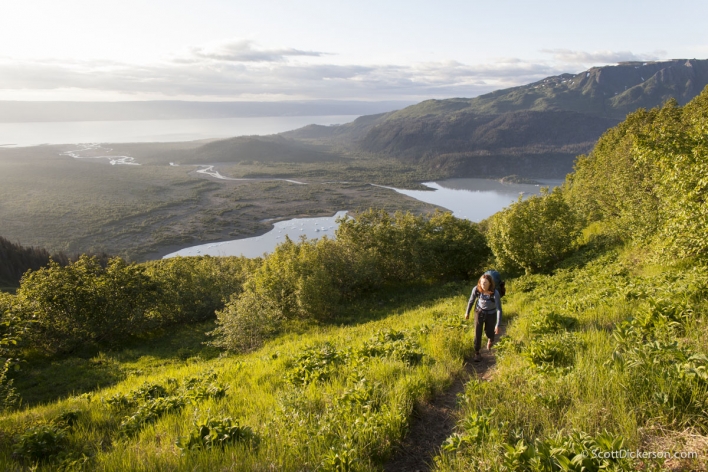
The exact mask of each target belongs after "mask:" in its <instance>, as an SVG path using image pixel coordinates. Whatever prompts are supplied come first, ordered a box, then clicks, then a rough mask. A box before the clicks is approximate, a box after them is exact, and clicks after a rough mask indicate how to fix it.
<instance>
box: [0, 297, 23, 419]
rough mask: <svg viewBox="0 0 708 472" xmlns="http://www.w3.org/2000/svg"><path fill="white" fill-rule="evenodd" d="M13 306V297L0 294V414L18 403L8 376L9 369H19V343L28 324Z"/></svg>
mask: <svg viewBox="0 0 708 472" xmlns="http://www.w3.org/2000/svg"><path fill="white" fill-rule="evenodd" d="M14 304H15V297H14V296H12V295H9V294H6V293H2V292H0V412H2V411H5V410H8V409H10V408H12V407H14V406H16V405H17V404H18V403H19V401H20V397H19V395H18V394H17V391H16V390H15V388H14V387H13V382H14V381H13V379H10V378H9V374H10V371H11V369H18V368H19V362H20V357H19V356H20V353H21V350H20V347H21V346H20V342H21V340H22V338H23V337H25V336H26V333H27V331H28V327H29V324H30V323H28V322H26V321H24V320H22V319H21V318H20V317H19V316H18V315H17V314H16V313H15V310H14Z"/></svg>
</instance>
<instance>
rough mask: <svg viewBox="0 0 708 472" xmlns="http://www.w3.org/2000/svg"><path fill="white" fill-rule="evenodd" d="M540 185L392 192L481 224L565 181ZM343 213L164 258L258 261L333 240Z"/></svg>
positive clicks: (458, 184)
mask: <svg viewBox="0 0 708 472" xmlns="http://www.w3.org/2000/svg"><path fill="white" fill-rule="evenodd" d="M539 182H540V184H541V185H528V184H506V183H501V182H498V181H496V180H487V179H448V180H442V181H438V182H425V183H424V185H425V186H426V187H429V188H431V189H432V191H431V190H405V189H397V188H392V187H387V188H390V189H391V190H392V191H395V192H399V193H402V194H404V195H408V196H410V197H412V198H415V199H417V200H420V201H424V202H426V203H431V204H434V205H437V206H440V207H442V208H444V209H446V210H450V211H452V213H453V215H455V216H456V217H458V218H464V219H468V220H471V221H480V220H483V219H485V218H488V217H490V216H492V215H493V214H494V213H496V212H498V211H499V210H501V209H503V208H504V207H506V206H509V205H510V204H511V203H513V202H515V201H516V200H517V199H518V198H519V195H524V196H530V195H538V194H540V193H541V187H542V186H544V185H545V186H549V187H556V186H558V185H560V184H561V183H562V182H563V181H562V180H542V181H539ZM346 213H347V212H346V211H340V212H338V213H337V214H336V215H334V216H331V217H321V218H294V219H290V220H286V221H280V222H277V223H275V224H274V228H273V229H272V230H271V231H270V232H268V233H266V234H264V235H262V236H256V237H253V238H244V239H236V240H231V241H223V242H216V243H209V244H201V245H198V246H192V247H188V248H185V249H181V250H179V251H176V252H173V253H171V254H168V255H166V256H165V258H168V257H175V256H205V255H209V256H245V257H258V256H262V255H263V254H267V253H270V252H272V251H273V250H274V249H275V247H276V246H277V245H278V244H280V243H282V242H283V241H285V236H286V235H287V236H289V237H290V239H292V240H293V241H297V240H298V239H299V238H300V237H301V236H302V235H304V236H305V237H307V238H308V239H317V238H320V237H322V236H324V235H327V236H328V237H330V238H334V232H335V231H336V229H337V226H338V225H337V223H336V221H335V220H336V219H337V218H339V217H341V216H344V215H346Z"/></svg>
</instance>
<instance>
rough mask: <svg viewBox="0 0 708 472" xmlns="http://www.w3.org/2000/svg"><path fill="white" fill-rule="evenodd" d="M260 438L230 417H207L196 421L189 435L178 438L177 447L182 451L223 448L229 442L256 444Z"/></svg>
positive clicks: (253, 445) (254, 445)
mask: <svg viewBox="0 0 708 472" xmlns="http://www.w3.org/2000/svg"><path fill="white" fill-rule="evenodd" d="M259 442H260V439H259V437H258V435H256V434H255V433H254V432H253V430H252V429H251V428H249V427H248V426H239V424H238V422H237V421H233V420H232V419H231V418H222V419H220V420H219V419H214V418H207V419H205V420H202V421H199V422H196V423H195V424H194V428H193V429H192V431H191V432H190V433H189V436H186V437H182V438H179V439H178V440H177V447H178V448H180V449H181V450H182V451H183V452H186V451H190V450H199V449H204V450H209V449H216V448H222V449H223V448H224V447H225V446H227V445H229V444H236V443H242V444H248V445H250V446H251V447H256V446H258V443H259Z"/></svg>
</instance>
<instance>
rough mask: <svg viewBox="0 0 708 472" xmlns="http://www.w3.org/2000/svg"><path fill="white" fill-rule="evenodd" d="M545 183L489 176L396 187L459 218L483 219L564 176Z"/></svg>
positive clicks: (555, 184)
mask: <svg viewBox="0 0 708 472" xmlns="http://www.w3.org/2000/svg"><path fill="white" fill-rule="evenodd" d="M539 183H540V184H541V185H530V184H506V183H501V182H499V181H496V180H487V179H448V180H442V181H439V182H424V183H423V185H425V186H426V187H430V188H431V189H434V191H429V190H404V189H393V190H395V191H396V192H398V193H402V194H404V195H408V196H409V197H413V198H415V199H416V200H420V201H423V202H426V203H431V204H433V205H437V206H440V207H443V208H446V209H448V210H450V211H451V212H452V214H453V215H455V216H456V217H457V218H464V219H467V220H471V221H481V220H483V219H485V218H488V217H490V216H492V215H493V214H494V213H496V212H498V211H499V210H502V209H503V208H505V207H507V206H509V205H510V204H511V203H513V202H515V201H516V200H517V199H518V198H519V195H520V194H523V195H526V196H529V195H538V194H540V193H541V188H542V187H543V186H549V187H556V186H558V185H560V184H561V183H563V181H562V180H541V181H539Z"/></svg>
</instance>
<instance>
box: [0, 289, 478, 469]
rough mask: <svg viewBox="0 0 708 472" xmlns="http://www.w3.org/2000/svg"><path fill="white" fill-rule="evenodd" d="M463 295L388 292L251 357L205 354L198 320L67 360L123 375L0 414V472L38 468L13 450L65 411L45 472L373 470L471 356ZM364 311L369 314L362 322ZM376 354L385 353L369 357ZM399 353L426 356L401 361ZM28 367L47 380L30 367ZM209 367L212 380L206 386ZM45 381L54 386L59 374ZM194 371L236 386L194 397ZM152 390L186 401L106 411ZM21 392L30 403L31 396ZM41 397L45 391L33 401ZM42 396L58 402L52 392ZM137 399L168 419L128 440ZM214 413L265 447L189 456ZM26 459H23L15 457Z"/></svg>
mask: <svg viewBox="0 0 708 472" xmlns="http://www.w3.org/2000/svg"><path fill="white" fill-rule="evenodd" d="M467 291H468V287H467V286H466V285H463V284H447V285H443V286H439V287H425V286H417V287H409V288H408V289H402V290H399V291H396V292H385V293H384V292H382V293H380V296H379V297H374V298H372V299H371V300H369V301H367V302H361V303H359V304H358V305H356V306H353V307H351V308H350V309H351V314H350V315H351V318H350V319H349V321H345V322H344V324H343V325H341V326H326V325H322V326H311V327H309V328H307V327H302V326H300V327H299V328H298V331H297V332H293V333H291V334H287V335H284V336H282V337H280V338H278V339H276V340H274V341H272V342H270V343H268V344H267V345H266V346H265V347H264V348H263V349H260V350H258V351H256V352H253V353H251V354H247V355H227V356H223V355H221V356H219V355H217V356H216V357H214V356H213V353H212V352H211V351H209V350H208V348H204V349H206V351H204V350H201V349H203V348H201V347H200V345H199V344H198V341H200V340H201V339H203V337H202V335H201V334H200V333H202V332H203V330H204V329H206V328H208V326H201V327H199V328H195V332H192V333H190V332H188V331H186V330H185V331H181V330H178V331H175V332H173V333H169V335H166V336H164V337H162V338H155V339H152V340H145V341H144V346H131V347H129V348H127V349H125V350H121V351H119V352H105V353H99V354H96V355H94V356H93V357H91V358H87V359H82V360H76V358H74V359H65V360H64V361H59V362H58V363H57V364H56V365H55V366H53V367H54V374H55V375H57V374H58V376H65V377H69V376H71V375H73V374H72V372H78V371H79V370H80V368H77V367H76V366H75V365H74V364H75V363H78V364H82V365H83V366H84V367H86V368H87V370H88V371H90V372H91V373H90V375H87V376H91V375H93V376H101V375H105V376H106V377H111V375H113V376H114V377H113V378H111V379H109V381H108V384H107V385H106V386H104V387H101V388H96V389H93V390H91V391H89V392H88V393H87V394H85V395H78V394H79V393H80V392H78V391H77V392H75V394H74V395H71V396H69V397H68V398H65V399H61V400H57V401H54V402H49V403H47V404H44V405H37V406H34V407H31V408H27V409H24V410H22V411H20V412H16V413H12V414H9V415H7V416H5V417H3V418H2V419H0V435H1V436H2V437H3V438H6V440H5V441H3V442H2V444H3V445H2V446H0V468H1V469H3V470H20V469H21V464H24V465H25V466H29V465H30V464H31V463H32V462H33V461H35V460H37V458H38V457H41V456H40V455H39V453H31V452H27V451H28V450H29V449H28V447H25V449H22V451H24V452H21V453H15V455H14V456H13V453H12V450H13V448H15V449H17V448H18V447H19V446H18V444H20V445H23V444H27V443H29V442H31V440H32V438H35V437H36V436H31V433H32V432H33V431H37V430H36V429H34V430H33V429H32V428H33V427H35V428H36V427H38V426H40V425H42V424H45V425H46V424H54V425H57V424H59V425H64V423H62V422H61V420H59V419H57V418H58V416H60V415H61V414H62V413H63V412H66V411H76V412H77V413H76V414H75V416H77V419H76V422H75V424H73V425H72V426H61V428H63V429H62V431H65V436H63V437H61V438H59V439H58V440H57V441H58V444H59V446H58V450H60V451H61V453H60V454H58V455H55V456H54V457H53V458H51V459H48V460H46V461H45V462H42V463H40V464H39V470H55V469H56V468H57V467H60V466H62V464H63V465H66V464H68V463H70V462H75V461H79V462H80V461H84V460H85V461H86V464H85V467H87V468H88V469H91V470H219V469H224V468H228V469H229V470H266V469H269V468H275V469H277V470H303V469H306V470H307V469H316V468H320V467H322V468H323V469H321V470H335V469H334V468H333V467H334V464H336V463H338V462H342V461H344V462H345V463H346V462H347V461H352V462H353V463H354V464H355V467H356V470H377V468H378V467H379V464H381V463H382V461H384V460H385V459H386V458H387V457H388V456H389V455H390V454H391V451H392V447H393V445H394V444H395V443H397V441H399V440H400V439H401V438H402V436H403V435H404V434H405V431H406V428H407V424H408V422H409V420H410V415H411V413H412V409H413V405H414V404H415V403H416V402H421V401H424V400H426V399H428V398H430V397H431V396H433V395H435V394H436V393H438V392H441V391H442V390H444V389H445V388H446V387H447V386H449V385H450V383H451V382H452V380H453V379H454V378H455V377H456V376H457V375H459V374H460V373H461V371H462V369H463V359H464V358H465V357H466V356H468V355H469V354H470V352H471V350H472V333H471V331H470V329H469V325H468V324H466V323H463V322H462V321H461V318H462V313H463V310H464V307H465V302H466V296H467ZM356 313H359V314H360V315H362V317H363V319H362V317H359V319H357V320H355V316H354V315H355V314H356ZM385 333H393V334H390V336H393V337H392V338H386V337H385V336H388V335H385ZM397 333H398V334H397ZM382 336H384V337H382ZM399 338H402V339H399ZM387 339H389V340H387ZM395 339H399V340H398V341H396V340H395ZM372 343H373V344H372ZM366 346H380V347H379V348H376V349H374V350H373V351H372V350H371V349H373V348H371V347H369V348H366ZM386 346H388V347H386ZM389 348H390V349H392V350H389V351H386V349H389ZM308 349H310V350H309V351H308ZM313 349H314V351H313ZM322 349H328V350H329V351H327V352H330V351H331V352H333V353H335V354H334V356H335V357H334V358H333V359H335V360H333V361H331V363H330V364H327V362H329V361H324V360H322V361H318V362H319V363H318V362H315V363H314V364H312V363H310V362H309V361H306V358H303V357H301V356H303V355H305V354H306V353H308V352H311V353H312V352H314V353H315V354H313V355H316V356H317V355H319V354H317V353H318V352H321V350H322ZM381 349H383V350H381ZM401 349H403V351H401ZM386 352H388V353H389V354H386ZM403 352H409V353H419V354H416V355H413V357H410V356H407V355H403V357H398V356H399V354H397V353H403ZM421 354H422V357H418V356H419V355H421ZM322 359H325V358H322ZM418 359H419V361H417V360H418ZM322 366H324V367H322ZM51 367H52V366H47V369H51ZM26 368H27V369H30V370H31V369H34V370H35V372H38V374H37V375H40V373H41V372H42V369H38V368H37V367H36V366H34V365H30V366H27V367H26ZM302 369H304V370H302ZM313 369H314V370H313ZM306 371H307V372H314V373H317V372H321V375H320V374H318V375H319V376H320V377H322V379H321V380H316V381H313V382H310V383H305V384H302V383H301V382H300V381H296V380H294V379H296V378H298V375H300V374H297V373H298V372H306ZM208 372H214V373H215V374H216V378H210V379H207V380H204V379H206V377H205V375H207V373H208ZM42 375H45V378H48V377H49V370H47V371H44V373H42ZM194 376H197V377H199V378H201V379H202V380H199V381H196V380H195V381H194V382H197V383H199V382H202V383H203V385H204V386H205V388H206V387H208V386H209V385H212V386H214V385H219V386H222V387H223V386H228V389H227V394H226V396H225V397H209V395H206V394H205V395H203V396H202V397H201V399H194V398H193V397H194V395H195V393H194V392H195V391H196V390H195V389H196V388H197V387H192V390H189V388H188V386H187V384H188V382H187V380H188V379H189V378H190V377H194ZM293 376H295V377H293ZM289 379H293V380H289ZM69 381H70V380H69V379H67V383H68V382H69ZM146 382H149V383H151V384H159V385H161V386H163V387H164V388H165V389H166V391H169V393H170V395H171V397H173V398H175V399H177V400H174V401H179V402H182V403H180V405H181V406H180V407H176V408H173V409H172V410H167V411H166V412H161V410H159V405H158V403H159V402H157V401H156V400H150V399H149V398H147V399H146V398H145V397H140V399H138V400H135V402H137V403H132V404H131V405H132V406H129V407H128V408H125V409H124V410H122V411H119V410H117V409H116V408H114V407H111V406H110V405H109V403H110V402H109V399H110V398H112V397H114V396H115V395H119V394H120V395H125V397H124V398H126V399H130V398H133V397H134V395H136V393H135V392H136V391H137V390H138V389H139V388H140V386H141V385H144V384H145V383H146ZM86 385H87V384H86ZM18 387H21V390H22V393H23V395H25V396H26V395H28V394H29V392H28V389H29V390H31V389H32V388H33V387H31V386H29V385H28V384H22V383H20V384H19V385H18ZM56 388H57V389H60V388H62V386H61V385H57V386H56ZM205 391H206V390H205ZM42 395H43V394H41V393H40V394H37V395H36V398H37V400H35V401H36V402H37V403H39V402H41V400H39V398H40V397H42ZM44 395H45V398H48V392H45V393H44ZM59 396H61V395H59ZM135 398H137V397H135ZM111 401H112V400H111ZM126 401H127V400H126ZM160 401H162V400H160ZM156 402H157V403H156ZM140 405H143V408H153V409H155V410H154V411H157V412H158V413H156V416H155V417H154V421H153V422H148V423H145V424H141V426H140V427H139V428H138V430H137V432H136V433H131V434H127V433H125V432H124V431H127V430H126V428H127V426H125V424H127V423H125V420H126V418H129V417H130V416H131V415H133V414H135V413H136V412H138V410H136V408H139V407H140ZM141 411H143V410H141ZM144 411H147V410H144ZM65 416H66V415H65ZM207 418H212V419H217V420H220V419H224V418H232V420H233V421H236V422H238V424H239V425H241V426H248V427H250V428H251V429H252V430H253V432H254V433H255V434H256V435H257V436H258V438H259V439H260V441H259V443H258V446H257V447H256V446H255V443H248V444H246V443H235V444H230V445H227V446H225V448H224V449H223V450H222V449H220V448H216V449H212V450H190V451H187V452H182V451H180V449H179V448H178V447H177V446H176V443H177V441H178V440H179V439H180V438H186V437H187V436H188V435H189V434H190V431H192V428H194V426H193V424H194V423H195V422H199V421H206V420H207ZM134 421H137V420H134ZM122 424H123V426H121V425H122ZM57 428H59V427H58V426H57ZM28 431H29V433H28ZM23 433H25V434H24V436H23ZM52 434H54V433H52ZM57 434H58V433H57ZM30 436H31V437H30ZM23 437H24V441H25V442H23V443H20V442H19V441H21V440H22V438H23ZM28 438H29V439H28ZM50 452H51V451H50ZM22 453H24V454H25V456H24V457H25V459H24V462H22V460H19V458H20V456H22ZM32 454H35V455H34V456H33V455H32ZM84 456H85V457H86V459H84ZM328 468H329V469H328Z"/></svg>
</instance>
